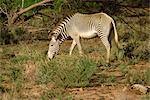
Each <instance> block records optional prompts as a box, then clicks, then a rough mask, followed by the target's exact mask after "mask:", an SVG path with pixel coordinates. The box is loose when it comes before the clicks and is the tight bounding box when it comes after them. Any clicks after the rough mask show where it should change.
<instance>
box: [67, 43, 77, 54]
mask: <svg viewBox="0 0 150 100" xmlns="http://www.w3.org/2000/svg"><path fill="white" fill-rule="evenodd" d="M76 44H77V43H76V41H75V40H73V41H72V44H71V47H70V52H69V55H71V54H72V51H73V49H74V47H75V46H76Z"/></svg>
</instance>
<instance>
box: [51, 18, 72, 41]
mask: <svg viewBox="0 0 150 100" xmlns="http://www.w3.org/2000/svg"><path fill="white" fill-rule="evenodd" d="M71 17H72V16H68V17H66V18H65V19H64V20H63V21H62V22H61V23H60V24H59V25H58V27H57V28H56V29H55V30H54V31H53V33H54V35H55V36H56V40H59V41H60V43H62V42H63V41H64V40H66V39H67V38H68V37H69V35H68V34H67V29H66V24H67V23H69V21H70V19H71Z"/></svg>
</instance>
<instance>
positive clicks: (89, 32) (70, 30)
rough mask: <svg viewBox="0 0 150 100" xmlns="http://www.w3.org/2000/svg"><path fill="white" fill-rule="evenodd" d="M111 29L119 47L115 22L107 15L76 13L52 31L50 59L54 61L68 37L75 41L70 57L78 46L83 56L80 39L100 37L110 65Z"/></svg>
mask: <svg viewBox="0 0 150 100" xmlns="http://www.w3.org/2000/svg"><path fill="white" fill-rule="evenodd" d="M111 29H113V30H114V36H115V42H116V44H117V47H119V43H118V35H117V31H116V27H115V23H114V20H113V19H112V18H111V17H110V16H108V15H107V14H105V13H96V14H80V13H76V14H74V15H73V16H69V17H67V18H65V19H64V21H62V22H61V23H60V24H59V25H58V26H57V27H56V29H54V30H53V31H52V33H51V34H53V35H52V37H51V41H50V44H49V50H48V58H49V59H52V58H53V57H54V56H55V54H57V53H58V51H59V46H60V44H61V43H62V42H63V41H64V40H65V39H67V38H68V37H71V38H72V39H73V42H72V44H71V47H70V52H69V55H71V54H72V51H73V49H74V47H75V46H76V45H77V46H78V49H79V54H83V52H82V47H81V44H80V37H82V38H93V37H96V36H99V37H100V39H101V41H102V43H103V44H104V46H105V48H106V50H107V55H106V62H107V63H109V59H110V49H111V39H110V31H111Z"/></svg>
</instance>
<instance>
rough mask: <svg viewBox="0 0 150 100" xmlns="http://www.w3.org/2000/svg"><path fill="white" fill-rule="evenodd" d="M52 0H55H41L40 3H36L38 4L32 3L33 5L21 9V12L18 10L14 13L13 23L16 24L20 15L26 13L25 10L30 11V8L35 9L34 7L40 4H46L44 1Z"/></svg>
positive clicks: (49, 0)
mask: <svg viewBox="0 0 150 100" xmlns="http://www.w3.org/2000/svg"><path fill="white" fill-rule="evenodd" d="M51 1H53V0H43V1H41V2H38V3H36V4H33V5H31V6H29V7H27V8H25V9H21V10H20V11H19V12H17V13H15V14H14V16H13V17H12V20H11V24H14V23H15V21H16V19H17V18H18V17H19V16H20V15H22V14H23V13H25V12H27V11H29V10H31V9H33V8H35V7H37V6H40V5H42V4H44V3H48V2H51Z"/></svg>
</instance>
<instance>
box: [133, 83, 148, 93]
mask: <svg viewBox="0 0 150 100" xmlns="http://www.w3.org/2000/svg"><path fill="white" fill-rule="evenodd" d="M131 89H133V90H136V91H139V92H141V93H143V94H146V93H147V91H148V88H147V87H145V86H143V85H141V84H134V85H132V86H131Z"/></svg>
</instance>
